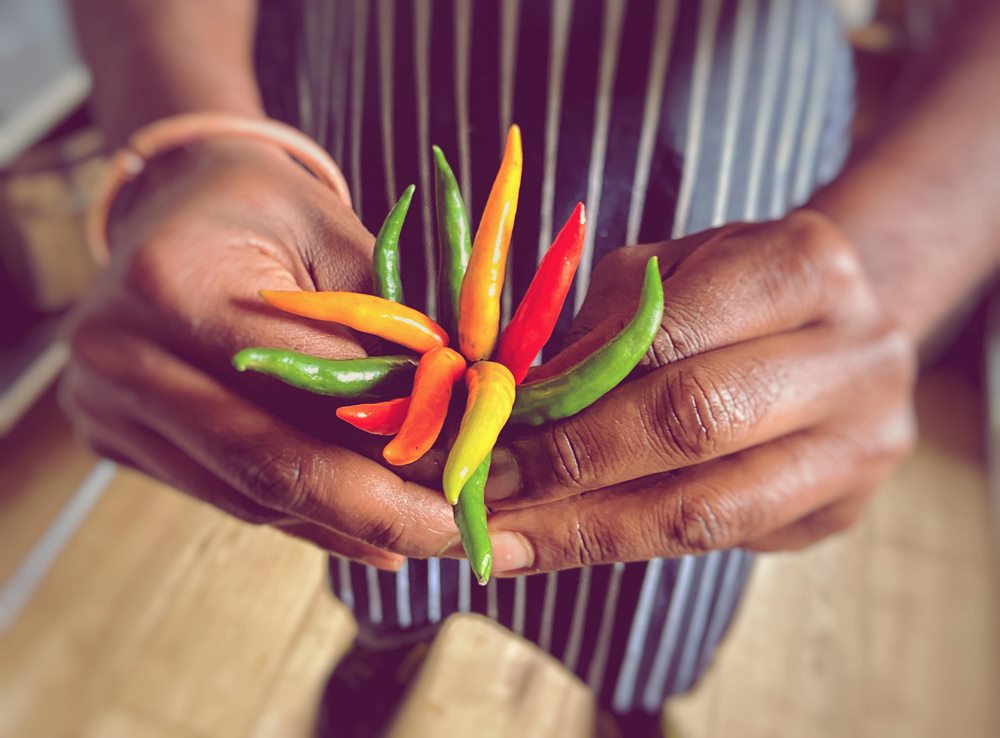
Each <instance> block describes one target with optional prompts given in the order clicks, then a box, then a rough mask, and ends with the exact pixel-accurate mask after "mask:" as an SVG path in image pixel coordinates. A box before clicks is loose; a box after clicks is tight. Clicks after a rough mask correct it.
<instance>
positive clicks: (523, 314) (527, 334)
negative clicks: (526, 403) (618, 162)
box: [496, 202, 587, 384]
mask: <svg viewBox="0 0 1000 738" xmlns="http://www.w3.org/2000/svg"><path fill="white" fill-rule="evenodd" d="M586 232H587V211H586V209H585V208H584V207H583V203H582V202H578V203H577V204H576V208H574V209H573V214H572V215H570V216H569V220H567V221H566V224H565V225H564V226H563V227H562V230H560V231H559V234H558V235H557V236H556V239H555V241H553V242H552V246H550V247H549V250H548V251H547V252H546V253H545V258H543V259H542V263H541V264H540V265H539V266H538V271H537V272H535V276H534V277H533V278H532V280H531V284H530V285H528V291H527V292H525V293H524V299H522V300H521V304H520V305H518V306H517V312H516V313H514V317H513V319H511V321H510V323H508V324H507V327H506V328H504V331H503V334H502V335H501V336H500V345H499V348H498V349H497V356H496V360H497V361H499V362H500V363H501V364H503V365H504V366H506V367H507V368H508V369H510V373H511V374H513V375H514V381H515V382H517V383H518V384H521V382H523V381H524V377H525V376H526V375H527V373H528V368H529V367H530V366H531V362H532V361H534V359H535V357H536V356H538V352H539V351H541V350H542V348H543V347H544V346H545V344H546V342H547V341H548V340H549V338H550V337H551V336H552V331H553V330H554V329H555V327H556V321H557V320H558V319H559V313H560V312H561V311H562V307H563V303H564V302H565V301H566V295H567V294H569V288H570V285H571V284H572V283H573V275H575V274H576V268H577V266H578V265H579V264H580V254H581V253H582V251H583V238H584V235H585V234H586Z"/></svg>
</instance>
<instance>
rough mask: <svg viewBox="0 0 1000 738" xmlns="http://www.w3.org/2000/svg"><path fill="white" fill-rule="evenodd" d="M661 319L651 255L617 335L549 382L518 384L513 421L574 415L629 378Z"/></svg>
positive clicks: (657, 277)
mask: <svg viewBox="0 0 1000 738" xmlns="http://www.w3.org/2000/svg"><path fill="white" fill-rule="evenodd" d="M662 320H663V282H662V281H660V269H659V263H658V261H657V258H656V257H655V256H654V257H652V258H651V259H650V260H649V261H647V262H646V273H645V276H644V278H643V284H642V294H641V296H640V298H639V306H638V307H637V308H636V311H635V314H634V315H633V316H632V319H631V320H630V321H629V323H628V324H627V325H626V326H625V327H624V328H622V330H621V331H620V332H619V333H618V335H617V336H615V337H614V338H612V339H611V340H610V341H609V342H608V343H606V344H605V345H604V346H602V347H601V348H599V349H598V350H597V351H595V352H594V353H592V354H591V355H590V356H588V357H586V358H585V359H583V360H582V361H580V362H578V363H576V364H574V365H573V366H571V367H570V368H569V369H567V370H566V371H564V372H562V373H561V374H557V375H556V376H554V377H549V378H547V379H542V380H539V381H538V382H530V383H528V384H522V385H521V386H520V387H518V389H517V400H516V402H515V403H514V411H513V414H512V418H513V419H514V420H515V421H516V422H519V423H528V424H530V425H541V424H542V423H544V422H546V421H548V420H559V419H561V418H568V417H570V416H571V415H576V414H577V413H578V412H580V411H581V410H583V409H584V408H585V407H588V406H589V405H592V404H593V403H595V402H597V400H599V399H600V398H601V397H603V396H604V395H605V394H606V393H608V392H610V391H611V390H612V389H614V388H615V387H616V386H618V384H619V382H621V381H622V380H623V379H625V377H627V376H628V375H629V372H631V371H632V370H633V369H635V367H636V365H637V364H638V363H639V361H640V360H641V359H642V357H643V356H644V355H645V353H646V351H648V350H649V347H650V346H651V345H652V343H653V339H654V338H655V337H656V334H657V332H658V331H659V330H660V323H661V321H662Z"/></svg>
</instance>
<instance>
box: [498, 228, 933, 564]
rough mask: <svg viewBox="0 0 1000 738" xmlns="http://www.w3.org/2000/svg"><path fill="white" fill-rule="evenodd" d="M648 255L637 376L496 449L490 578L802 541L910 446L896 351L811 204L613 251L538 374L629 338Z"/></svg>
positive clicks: (901, 352)
mask: <svg viewBox="0 0 1000 738" xmlns="http://www.w3.org/2000/svg"><path fill="white" fill-rule="evenodd" d="M654 254H656V255H659V258H660V264H661V270H662V273H663V274H664V293H665V297H666V304H665V312H664V319H663V329H662V331H661V333H660V335H659V336H658V338H657V339H656V341H655V342H654V344H653V347H652V348H651V350H650V352H649V353H648V355H647V357H646V359H645V360H644V362H643V363H642V364H641V365H640V367H639V369H637V371H636V374H635V377H634V378H633V379H632V380H631V381H629V382H628V383H626V384H623V385H621V386H620V387H619V388H617V389H616V390H615V391H613V392H612V393H609V394H608V395H607V396H606V397H604V398H602V399H601V400H600V401H599V402H598V403H596V404H595V405H593V406H591V407H590V408H588V409H587V410H585V411H583V412H581V413H580V414H578V415H576V416H575V417H572V418H569V419H566V420H563V421H560V422H557V423H552V424H549V425H548V426H545V427H542V428H539V429H537V430H532V431H530V432H526V433H523V434H519V435H516V436H515V437H513V438H512V439H511V440H510V441H509V442H508V444H507V445H506V447H505V448H504V449H498V451H497V452H496V453H495V454H494V457H493V458H494V462H493V469H494V473H493V476H492V477H491V479H490V482H489V485H488V487H487V499H488V500H490V505H491V507H492V508H493V509H495V510H499V512H498V513H496V514H495V515H494V516H493V517H492V518H491V524H490V528H491V531H492V532H493V534H494V549H495V561H494V571H495V572H497V573H507V574H511V573H524V572H535V571H546V570H558V569H564V568H569V567H577V566H587V565H593V564H601V563H608V562H613V561H634V560H643V559H649V558H654V557H660V556H666V557H673V556H679V555H682V554H690V553H704V552H707V551H711V550H715V549H724V548H730V547H734V546H742V547H746V548H751V549H757V550H775V549H788V548H798V547H802V546H804V545H807V544H809V543H811V542H813V541H815V540H817V539H819V538H822V537H823V536H826V535H829V534H831V533H833V532H835V531H838V530H841V529H843V528H845V527H846V526H848V525H849V524H850V523H851V522H853V521H854V520H855V519H856V518H857V517H858V515H859V513H860V511H861V509H862V507H863V505H864V502H865V500H866V499H867V498H868V497H869V495H870V494H871V492H872V490H873V489H874V488H875V487H876V486H877V485H878V483H879V482H880V481H881V480H882V479H883V478H885V477H886V476H887V474H888V473H889V472H890V471H891V469H892V468H893V467H894V466H895V464H896V463H897V462H898V461H899V460H900V458H901V457H902V456H903V455H904V454H905V452H906V451H907V450H908V448H909V447H910V445H911V443H912V436H913V422H912V413H911V407H910V403H911V389H912V383H913V378H914V348H913V346H912V344H911V341H910V340H909V339H908V338H907V337H906V336H904V335H903V334H902V333H901V332H899V331H898V330H896V329H895V328H894V327H893V326H892V325H891V324H890V323H889V322H888V321H887V320H886V319H885V318H884V316H883V314H882V312H881V310H880V308H879V306H878V303H877V302H876V300H875V298H874V296H873V294H872V293H871V291H870V289H869V287H868V285H867V283H866V279H865V275H864V274H863V273H862V270H861V267H860V265H859V263H858V261H857V259H856V257H855V255H854V252H853V249H852V247H851V245H850V244H849V243H847V241H846V240H845V239H844V238H843V236H842V235H841V234H840V233H839V231H838V230H837V229H836V227H835V226H834V225H833V224H832V223H831V222H830V221H829V220H827V219H826V218H825V217H824V216H822V215H820V214H818V213H814V212H809V211H798V212H795V213H793V214H791V215H789V216H788V217H786V218H785V219H784V220H780V221H776V222H772V223H765V224H762V225H736V226H729V227H726V228H722V229H718V230H715V231H709V232H706V233H702V234H698V235H695V236H691V237H689V238H685V239H682V240H679V241H673V242H666V243H661V244H655V245H650V246H634V247H629V248H624V249H619V250H617V251H615V252H613V253H611V254H610V255H609V256H608V257H606V258H605V259H604V260H602V261H601V263H600V264H599V265H598V266H597V268H596V269H595V270H594V274H593V280H592V283H591V286H590V290H589V292H588V295H587V298H586V301H585V303H584V305H583V307H582V309H581V311H580V314H579V315H578V317H577V319H576V321H575V323H574V335H575V336H578V339H577V340H576V341H575V342H574V343H572V344H571V345H570V346H569V348H567V349H566V351H564V352H563V353H562V354H561V355H560V356H558V357H556V358H554V359H553V360H552V361H551V362H549V364H547V365H545V366H542V367H539V368H538V369H537V370H536V371H535V376H545V375H548V374H551V373H555V372H557V371H560V370H561V369H562V368H565V367H566V366H569V365H571V364H572V363H574V362H575V361H577V360H579V359H580V358H582V357H583V356H585V355H587V354H588V353H590V352H591V351H593V350H594V349H595V348H597V347H598V346H600V345H602V344H603V343H604V342H606V340H607V339H608V338H610V337H611V336H613V335H614V334H615V333H616V332H617V331H618V330H619V329H620V328H621V327H622V325H624V323H625V322H626V321H627V319H628V317H629V315H630V313H631V311H632V309H633V308H634V305H635V301H636V299H637V296H638V287H639V285H640V282H641V277H642V270H643V267H644V265H645V262H646V260H647V259H648V258H649V257H650V256H652V255H654ZM529 381H530V378H529Z"/></svg>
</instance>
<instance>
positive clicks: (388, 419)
mask: <svg viewBox="0 0 1000 738" xmlns="http://www.w3.org/2000/svg"><path fill="white" fill-rule="evenodd" d="M409 408H410V398H409V397H397V398H396V399H395V400H386V401H384V402H370V403H367V404H364V405H345V406H343V407H338V408H337V417H338V418H340V419H341V420H343V421H346V422H348V423H350V424H351V425H353V426H354V427H355V428H358V429H359V430H363V431H365V432H366V433H373V434H375V435H376V436H394V435H396V434H397V433H399V429H400V428H401V427H402V425H403V420H404V419H405V418H406V412H407V410H409Z"/></svg>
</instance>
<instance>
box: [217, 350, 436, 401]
mask: <svg viewBox="0 0 1000 738" xmlns="http://www.w3.org/2000/svg"><path fill="white" fill-rule="evenodd" d="M233 366H234V367H236V369H237V371H241V372H243V371H246V370H247V369H250V370H251V371H255V372H260V373H261V374H267V375H269V376H272V377H275V378H277V379H280V380H281V381H282V382H284V383H285V384H290V385H292V386H293V387H298V388H299V389H304V390H308V391H309V392H315V393H316V394H318V395H333V396H335V397H363V396H366V395H385V394H399V389H400V385H401V384H405V382H403V380H404V379H406V378H409V377H410V376H412V374H413V371H414V369H415V368H416V366H417V362H416V360H415V359H413V358H411V357H409V356H371V357H368V358H365V359H318V358H316V357H315V356H308V355H306V354H300V353H297V352H295V351H287V350H285V349H277V348H248V349H243V350H242V351H240V352H239V353H238V354H236V356H234V357H233Z"/></svg>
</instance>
